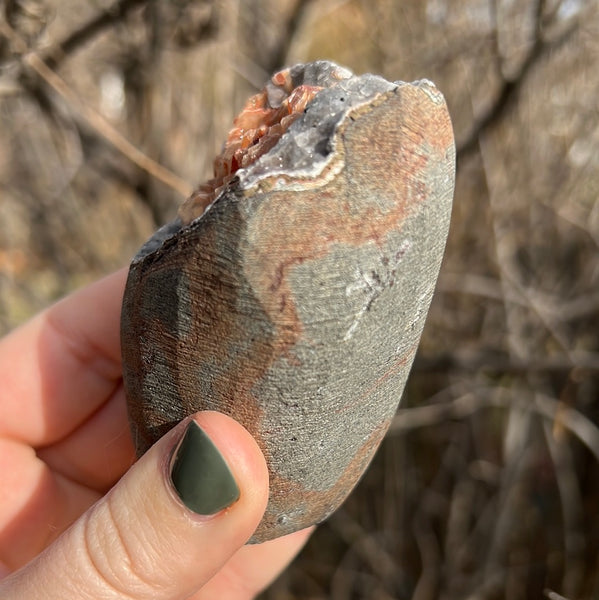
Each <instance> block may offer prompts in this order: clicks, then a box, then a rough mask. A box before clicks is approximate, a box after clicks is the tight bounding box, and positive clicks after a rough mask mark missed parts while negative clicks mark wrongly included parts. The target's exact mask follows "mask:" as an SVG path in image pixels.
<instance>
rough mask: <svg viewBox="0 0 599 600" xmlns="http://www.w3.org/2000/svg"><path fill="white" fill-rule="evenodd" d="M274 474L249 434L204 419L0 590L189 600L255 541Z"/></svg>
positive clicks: (165, 444)
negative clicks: (269, 479) (269, 471)
mask: <svg viewBox="0 0 599 600" xmlns="http://www.w3.org/2000/svg"><path fill="white" fill-rule="evenodd" d="M267 497H268V472H267V469H266V464H265V461H264V457H263V456H262V453H261V452H260V449H259V448H258V446H257V444H256V442H255V441H254V440H253V438H252V437H251V436H250V434H249V433H248V432H247V431H246V430H245V429H244V428H243V427H242V426H241V425H239V424H238V423H236V422H235V421H233V420H232V419H230V418H229V417H226V416H225V415H222V414H219V413H214V412H204V413H198V414H197V415H195V417H194V418H193V419H189V420H187V421H185V422H183V423H181V424H179V425H178V426H177V427H175V428H174V429H173V430H171V431H170V432H169V433H167V434H166V435H165V436H164V437H163V438H162V439H161V440H159V441H158V442H157V443H156V444H155V445H154V446H153V447H152V448H150V450H148V452H146V454H145V455H144V456H143V457H142V458H141V459H140V460H139V461H138V462H137V463H136V464H135V465H134V466H133V467H132V468H131V469H130V470H129V471H128V472H127V473H126V475H125V476H124V477H123V478H122V479H121V480H120V481H119V483H118V484H117V485H116V486H115V487H114V488H113V489H112V490H111V491H110V492H109V493H108V494H107V495H106V496H104V498H102V499H101V500H100V501H99V502H97V503H96V504H95V505H94V506H93V507H92V508H90V509H89V510H88V511H87V512H86V513H85V514H84V515H83V516H82V517H81V518H80V519H79V520H78V521H76V522H75V523H74V524H73V525H72V526H71V527H70V528H69V529H68V530H67V531H66V532H65V533H64V534H63V535H62V536H61V537H60V538H58V540H56V542H54V543H53V544H52V545H51V546H49V547H48V548H47V549H46V550H45V551H44V552H43V553H42V554H40V555H39V556H38V557H37V558H36V559H35V560H34V561H32V562H31V563H29V564H28V565H27V566H26V567H24V568H23V569H21V570H20V571H17V572H16V573H15V574H13V575H12V576H10V577H8V578H7V579H5V580H4V581H3V583H2V585H1V586H0V591H1V592H2V594H0V595H2V598H4V599H6V600H16V599H17V598H18V599H19V600H29V599H34V598H42V597H43V598H46V599H47V600H58V599H61V600H69V599H74V598H77V599H88V598H89V599H90V600H91V599H92V598H93V599H96V598H105V599H117V598H127V599H128V600H135V599H137V598H139V599H142V598H153V599H156V600H174V599H179V598H187V597H188V596H190V595H191V594H193V593H194V592H195V591H197V590H198V589H199V588H201V587H202V586H203V585H204V584H205V583H206V582H207V581H208V580H209V579H211V578H212V576H213V575H214V574H215V573H216V572H217V571H219V570H220V569H221V568H222V567H223V565H224V564H225V563H226V562H227V561H228V559H229V558H231V556H232V555H233V554H234V553H235V552H236V551H237V550H238V549H239V548H240V547H241V546H242V545H243V544H244V543H245V542H246V541H247V540H248V538H249V537H250V536H251V535H252V533H253V531H254V529H255V528H256V527H257V525H258V523H259V521H260V519H261V518H262V514H263V512H264V509H265V507H266V502H267Z"/></svg>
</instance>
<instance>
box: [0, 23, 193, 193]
mask: <svg viewBox="0 0 599 600" xmlns="http://www.w3.org/2000/svg"><path fill="white" fill-rule="evenodd" d="M0 33H1V34H2V35H4V36H5V37H6V38H8V39H9V40H10V41H11V42H12V43H13V44H15V47H16V48H17V49H18V51H19V52H22V53H23V59H22V60H23V63H24V64H26V65H27V66H29V67H30V68H31V69H32V70H33V71H34V72H35V73H36V74H37V75H38V76H39V77H41V78H42V79H43V80H44V81H45V82H46V83H47V84H48V85H49V86H50V87H51V88H52V89H53V90H54V91H55V92H56V93H57V94H58V95H59V96H60V97H61V98H62V99H63V100H64V101H65V102H66V103H67V104H68V105H69V106H70V107H71V108H72V109H73V110H75V111H76V112H78V113H79V114H80V115H81V116H82V117H83V119H84V120H85V121H86V123H87V124H88V125H89V126H90V127H91V128H92V129H94V130H95V131H96V132H97V133H98V134H100V136H102V137H103V138H104V139H105V140H106V141H108V142H109V143H110V144H112V146H114V147H115V148H116V149H117V150H118V151H119V152H120V153H121V154H123V155H124V156H126V157H127V158H128V159H129V160H130V161H131V162H133V163H134V164H136V165H137V166H138V167H140V168H141V169H143V170H144V171H146V172H147V173H149V174H150V175H152V176H153V177H155V178H156V179H158V180H160V181H161V182H162V183H164V184H165V185H167V186H169V187H170V188H172V189H173V190H175V191H176V192H178V193H179V194H181V195H182V196H183V197H187V196H189V195H190V194H191V192H192V191H193V187H192V186H191V185H190V184H189V183H187V182H186V181H184V180H183V179H181V178H180V177H179V176H178V175H176V174H175V173H173V172H172V171H170V170H169V169H167V168H166V167H164V166H163V165H161V164H159V163H157V162H156V161H155V160H154V159H152V158H150V157H149V156H147V155H146V154H144V153H143V152H142V151H141V150H139V149H138V148H136V147H135V146H134V145H133V144H132V143H131V142H130V141H129V140H127V139H126V138H125V137H124V136H123V135H121V134H120V133H119V132H118V131H117V130H116V129H115V128H114V127H113V126H112V125H111V124H110V123H109V122H108V121H107V120H106V119H104V117H102V116H101V115H100V114H99V113H98V112H96V111H95V110H94V109H93V108H91V107H90V106H88V105H87V104H85V103H84V102H83V101H82V100H81V98H79V96H78V95H77V94H76V93H75V92H74V91H73V90H72V89H71V88H70V87H69V85H68V84H67V83H66V82H65V81H64V79H62V78H61V77H60V76H59V75H58V74H57V73H55V72H54V71H53V70H52V69H51V68H50V67H48V65H47V64H46V63H45V62H44V61H43V60H42V59H41V58H40V56H39V55H38V54H37V53H35V52H29V51H28V48H27V44H26V43H25V42H24V41H23V40H22V39H21V38H20V37H19V35H18V34H17V33H16V32H15V31H14V30H13V29H12V28H11V27H10V26H9V25H8V24H7V23H6V22H4V21H0Z"/></svg>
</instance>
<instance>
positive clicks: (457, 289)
mask: <svg viewBox="0 0 599 600" xmlns="http://www.w3.org/2000/svg"><path fill="white" fill-rule="evenodd" d="M320 58H326V59H332V60H335V61H337V62H339V63H341V64H343V65H345V66H348V67H350V68H351V69H352V70H354V71H355V72H358V73H362V72H366V71H370V72H375V73H380V74H382V75H383V76H385V77H386V78H388V79H392V80H396V79H402V80H407V81H410V80H413V79H420V78H424V77H426V78H429V79H431V80H433V81H434V82H435V83H436V84H437V86H438V87H439V88H440V89H441V90H442V91H443V93H444V94H445V96H446V98H447V102H448V105H449V108H450V112H451V115H452V119H453V123H454V128H455V136H456V144H457V150H458V171H457V186H456V195H455V202H454V213H453V220H452V226H451V231H450V236H449V242H448V247H447V253H446V256H445V260H444V264H443V267H442V271H441V276H440V280H439V284H438V288H437V292H436V296H435V299H434V301H433V305H432V308H431V312H430V315H429V318H428V322H427V326H426V329H425V333H424V337H423V340H422V344H421V348H420V351H419V354H418V356H417V359H416V361H415V364H414V368H413V372H412V376H411V378H410V381H409V384H408V387H407V389H406V391H405V393H404V397H403V400H402V403H401V408H400V410H399V412H398V413H397V417H396V419H395V421H394V422H393V425H392V427H391V430H390V432H389V434H388V436H387V438H386V440H385V442H384V443H383V445H382V446H381V448H380V450H379V452H378V454H377V457H376V459H375V461H374V462H373V464H372V466H371V468H370V469H369V471H368V473H367V474H366V476H365V477H364V478H363V480H362V482H361V484H360V485H359V486H358V488H357V489H356V490H355V491H354V493H353V494H352V495H351V497H350V498H349V500H348V501H347V503H346V504H345V505H344V506H343V507H342V509H341V510H339V511H338V512H337V513H336V514H335V515H334V516H333V517H332V518H331V519H330V520H329V521H328V522H327V523H325V524H324V525H322V526H321V527H320V528H319V529H318V530H317V532H316V534H315V535H314V536H313V538H312V540H311V541H310V543H309V545H308V546H307V548H306V549H305V551H304V552H303V554H302V555H301V556H300V558H299V559H298V560H297V561H296V562H295V563H294V565H293V566H292V567H291V568H290V569H289V570H288V571H287V572H286V573H285V574H284V575H283V576H282V577H281V578H280V579H279V580H278V581H277V582H276V583H275V584H274V585H273V586H272V588H271V589H270V590H268V591H267V592H265V593H264V595H263V598H264V599H268V600H281V599H292V598H298V599H325V598H333V599H350V598H367V599H381V600H387V599H408V598H413V599H418V600H422V599H428V598H448V599H449V598H456V599H458V598H459V599H462V598H476V599H483V598H484V599H487V598H489V599H495V598H498V599H499V598H507V599H510V600H511V599H520V598H549V599H551V600H560V599H561V598H567V599H568V600H570V599H581V598H599V428H598V427H597V423H599V380H598V377H597V376H598V372H599V343H598V342H599V252H598V250H599V202H598V199H597V198H598V192H599V101H598V98H599V2H598V1H597V0H586V1H585V0H518V1H516V0H398V1H393V0H380V1H374V0H312V1H310V0H248V1H245V2H244V1H242V0H213V1H211V0H195V1H194V0H187V1H186V0H177V1H166V0H162V1H156V0H154V1H149V0H111V1H109V0H70V1H69V2H66V1H63V0H3V1H0V332H2V333H4V332H7V331H9V330H10V329H11V328H13V327H15V326H16V325H18V324H19V323H21V322H22V321H23V320H25V319H26V318H28V317H29V316H30V315H31V314H33V313H34V312H36V311H38V310H40V309H41V308H43V307H44V306H46V305H48V304H49V303H51V302H52V301H54V300H55V299H57V298H59V297H60V296H62V295H64V294H66V293H68V292H69V291H70V290H72V289H74V288H77V287H79V286H81V285H83V284H85V283H87V282H89V281H92V280H94V279H96V278H98V277H99V276H101V275H103V274H105V273H108V272H110V271H112V270H114V269H116V268H118V267H121V266H124V265H126V264H127V263H128V262H129V260H130V258H131V256H132V255H133V254H134V253H135V251H136V249H137V248H138V247H139V246H140V244H141V243H142V242H143V241H144V240H145V239H146V238H147V237H148V236H149V235H150V234H151V233H152V231H153V230H154V229H155V228H156V227H157V226H159V225H160V224H162V223H164V222H166V221H167V220H169V219H170V218H171V217H172V216H173V215H174V213H175V211H176V208H177V206H178V205H179V203H180V202H181V201H182V200H183V198H184V196H185V195H186V194H187V193H188V191H189V190H191V189H192V188H193V187H194V186H196V185H197V184H198V183H200V182H201V181H202V180H204V179H206V178H208V177H209V176H210V172H211V162H212V157H213V156H214V155H215V153H216V152H217V151H218V150H219V148H220V145H221V143H222V141H223V140H224V138H225V136H226V133H227V131H228V129H229V127H230V125H231V122H232V119H233V117H234V115H235V113H236V112H237V111H238V110H239V109H240V108H241V106H242V105H243V103H244V100H245V99H246V97H247V96H248V95H249V94H251V93H253V92H255V91H256V90H257V89H259V88H261V87H262V85H263V84H264V82H265V81H266V79H267V78H268V76H269V75H270V73H271V72H272V71H273V70H275V69H278V68H279V67H281V66H283V65H289V64H293V63H295V62H303V61H309V60H315V59H320Z"/></svg>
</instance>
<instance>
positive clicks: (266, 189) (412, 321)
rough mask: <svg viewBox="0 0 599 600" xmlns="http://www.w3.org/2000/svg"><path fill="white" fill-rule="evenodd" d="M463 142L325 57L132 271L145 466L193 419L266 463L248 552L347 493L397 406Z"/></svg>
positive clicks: (404, 94)
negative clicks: (212, 418) (217, 417)
mask: <svg viewBox="0 0 599 600" xmlns="http://www.w3.org/2000/svg"><path fill="white" fill-rule="evenodd" d="M454 172H455V149H454V140H453V133H452V128H451V122H450V119H449V115H448V112H447V107H446V105H445V101H444V99H443V96H442V95H441V93H440V92H439V91H438V90H437V89H436V88H435V86H434V85H433V84H432V83H430V82H429V81H424V80H423V81H417V82H414V83H404V82H389V81H386V80H385V79H383V78H381V77H378V76H376V75H371V74H366V75H361V76H356V75H353V74H352V73H351V72H350V71H348V70H347V69H344V68H342V67H339V66H338V65H335V64H334V63H330V62H326V61H318V62H314V63H308V64H301V65H296V66H294V67H291V68H290V69H287V70H285V71H282V72H280V73H277V74H275V75H274V76H273V77H272V78H271V80H270V81H269V82H268V83H267V84H266V86H265V88H264V90H262V91H261V92H260V93H259V94H257V95H256V96H253V97H252V98H250V99H249V100H248V102H247V103H246V105H245V107H244V109H243V110H242V112H241V113H240V115H239V116H238V117H237V119H236V121H235V124H234V127H233V129H232V131H231V132H230V134H229V135H228V138H227V141H226V143H225V145H224V148H223V151H222V153H221V154H220V155H219V156H218V157H217V158H216V159H215V169H214V175H215V176H214V178H213V179H212V180H210V181H209V182H207V183H206V184H204V185H203V186H200V188H199V189H198V191H197V192H196V193H195V194H193V195H192V197H191V198H190V199H189V200H188V201H187V202H186V203H185V204H184V205H183V206H182V208H181V211H180V212H179V215H178V216H177V217H176V218H175V220H174V221H173V222H171V223H169V224H167V225H165V226H164V227H162V228H161V229H160V230H158V231H157V232H156V233H155V234H154V235H153V236H152V237H151V238H150V239H149V240H148V242H146V244H144V246H143V247H142V248H141V250H140V251H139V253H138V254H137V256H136V257H135V258H134V259H133V261H132V263H131V268H130V271H129V278H128V281H127V287H126V290H125V297H124V301H123V312H122V330H121V341H122V351H123V370H124V383H125V388H126V392H127V400H128V410H129V417H130V423H131V430H132V434H133V439H134V441H135V443H136V446H137V450H138V453H139V454H142V453H143V452H145V451H146V450H147V449H148V448H149V447H150V446H151V445H152V444H153V443H154V442H155V441H156V440H157V439H158V438H159V437H160V436H161V435H163V434H164V433H165V432H166V431H168V430H169V429H170V428H172V427H173V426H174V425H175V424H176V423H177V422H179V421H180V420H181V419H183V418H184V417H185V416H187V415H189V414H192V413H194V412H196V411H199V410H217V411H220V412H223V413H225V414H228V415H230V416H232V417H233V418H235V419H236V420H238V421H239V422H240V423H241V424H242V425H244V427H245V428H246V429H247V430H248V431H249V432H250V433H251V434H252V435H253V436H254V438H255V439H256V441H257V442H258V444H259V445H260V447H261V449H262V451H263V453H264V456H265V458H266V461H267V464H268V468H269V475H270V498H269V503H268V507H267V509H266V513H265V516H264V518H263V520H262V522H261V524H260V526H259V527H258V529H257V531H256V533H255V534H254V537H253V538H252V541H254V542H262V541H265V540H268V539H272V538H274V537H277V536H281V535H285V534H287V533H290V532H292V531H296V530H298V529H302V528H304V527H307V526H309V525H312V524H314V523H318V522H320V521H322V520H323V519H325V518H326V517H327V516H328V515H330V514H331V513H332V512H333V511H334V510H335V509H336V508H337V507H338V506H339V505H340V504H341V502H343V500H344V499H345V498H346V496H347V495H348V494H349V492H350V491H351V490H352V488H353V487H354V485H355V484H356V483H357V481H358V480H359V478H360V476H361V475H362V473H363V472H364V469H365V468H366V467H367V465H368V464H369V462H370V460H371V459H372V456H373V454H374V452H375V451H376V449H377V447H378V445H379V444H380V441H381V440H382V437H383V436H384V434H385V432H386V430H387V428H388V426H389V424H390V422H391V419H392V418H393V415H394V412H395V410H396V408H397V405H398V403H399V400H400V398H401V394H402V391H403V387H404V384H405V381H406V379H407V376H408V373H409V370H410V367H411V364H412V361H413V358H414V355H415V352H416V349H417V347H418V343H419V340H420V335H421V332H422V328H423V326H424V321H425V318H426V315H427V312H428V308H429V304H430V301H431V298H432V294H433V290H434V287H435V283H436V279H437V275H438V272H439V267H440V263H441V258H442V256H443V251H444V247H445V241H446V237H447V232H448V227H449V217H450V213H451V202H452V196H453V187H454Z"/></svg>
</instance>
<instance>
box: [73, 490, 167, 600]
mask: <svg viewBox="0 0 599 600" xmlns="http://www.w3.org/2000/svg"><path fill="white" fill-rule="evenodd" d="M133 523H135V520H132V519H130V518H127V511H126V510H123V509H122V507H119V506H116V505H115V502H114V496H112V495H111V494H108V496H107V497H106V498H105V499H104V501H103V502H101V503H100V504H98V505H97V506H96V507H95V508H94V509H92V510H91V511H89V512H88V513H87V514H86V515H85V516H84V518H83V526H82V529H81V537H82V540H81V547H82V553H83V557H84V560H85V563H86V571H87V577H86V582H89V581H93V582H95V585H96V586H97V587H98V589H99V590H101V595H98V596H94V597H102V598H119V599H121V600H122V599H128V598H130V599H131V600H133V599H134V598H140V597H141V598H146V597H147V598H153V597H160V592H161V591H164V590H163V588H164V585H163V583H161V581H160V577H159V575H158V573H157V563H158V561H156V560H152V558H153V557H155V553H153V552H151V551H148V550H147V543H146V541H144V540H143V539H140V537H139V536H138V535H137V532H136V528H135V526H133Z"/></svg>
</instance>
